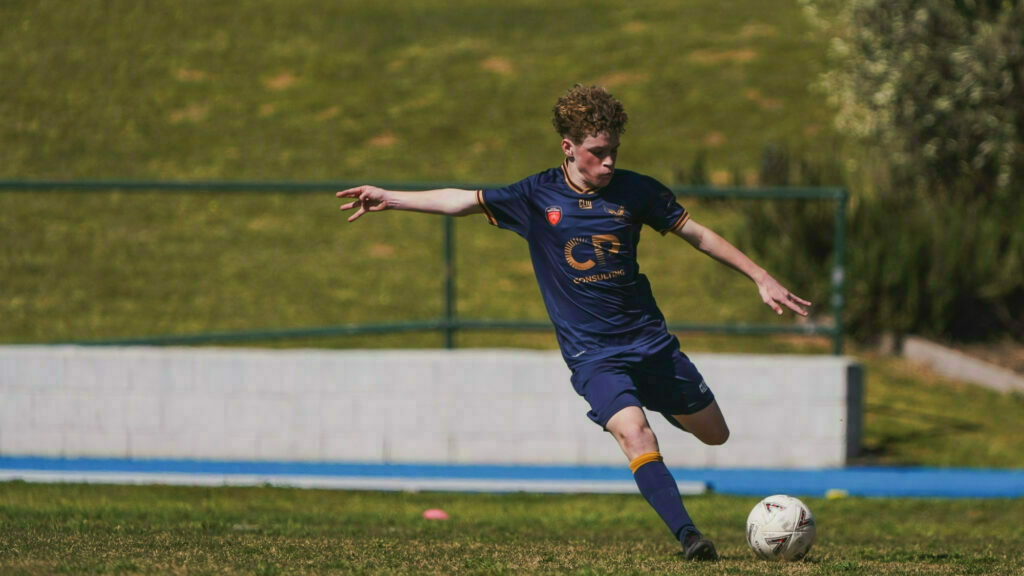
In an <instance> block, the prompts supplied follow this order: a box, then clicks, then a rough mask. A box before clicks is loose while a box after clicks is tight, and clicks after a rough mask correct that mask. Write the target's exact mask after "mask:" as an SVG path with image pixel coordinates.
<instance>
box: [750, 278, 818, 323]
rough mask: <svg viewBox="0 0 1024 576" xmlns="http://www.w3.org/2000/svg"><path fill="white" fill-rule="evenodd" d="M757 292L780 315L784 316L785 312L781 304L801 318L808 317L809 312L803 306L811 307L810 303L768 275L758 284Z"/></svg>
mask: <svg viewBox="0 0 1024 576" xmlns="http://www.w3.org/2000/svg"><path fill="white" fill-rule="evenodd" d="M757 291H758V292H760V293H761V300H763V301H764V303H765V304H767V305H768V306H769V307H770V308H771V309H772V310H775V313H776V314H779V315H782V312H783V310H782V306H780V304H781V305H784V306H785V307H786V308H789V309H790V310H792V311H793V312H796V313H797V314H799V315H801V316H807V310H805V309H804V308H803V307H802V306H801V305H803V306H811V303H810V302H808V301H807V300H804V299H803V298H801V297H799V296H797V295H796V294H793V293H792V292H790V291H789V290H787V289H786V287H785V286H783V285H782V284H779V282H778V281H777V280H776V279H775V278H772V277H771V276H769V275H768V274H765V275H764V278H763V279H762V280H761V281H760V282H758V283H757Z"/></svg>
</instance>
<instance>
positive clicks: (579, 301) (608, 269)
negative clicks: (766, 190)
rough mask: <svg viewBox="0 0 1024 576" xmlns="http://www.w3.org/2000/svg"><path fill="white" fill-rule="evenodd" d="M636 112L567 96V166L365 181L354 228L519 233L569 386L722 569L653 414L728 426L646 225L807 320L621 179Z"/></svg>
mask: <svg viewBox="0 0 1024 576" xmlns="http://www.w3.org/2000/svg"><path fill="white" fill-rule="evenodd" d="M626 120H627V116H626V113H625V111H624V109H623V107H622V103H621V102H619V101H618V100H616V99H615V98H614V97H612V96H611V95H610V94H609V93H608V92H606V91H605V90H604V89H603V88H600V87H596V86H591V87H583V86H579V85H577V86H575V87H573V88H572V89H571V90H569V92H568V93H566V94H565V95H564V96H563V97H561V98H559V100H558V102H557V104H556V105H555V108H554V119H553V123H554V126H555V130H556V131H557V132H558V134H559V136H561V139H562V142H561V146H562V152H563V154H564V156H565V158H564V160H563V161H562V164H561V165H560V166H558V167H557V168H551V169H549V170H545V171H543V172H540V173H538V174H534V175H533V176H530V177H528V178H526V179H524V180H521V181H519V182H516V183H515V184H511V185H509V186H507V187H505V188H497V189H488V190H460V189H455V188H445V189H439V190H429V191H424V192H398V191H392V190H383V189H381V188H377V187H374V186H358V187H356V188H350V189H348V190H344V191H342V192H338V193H337V196H338V198H353V199H354V200H353V201H352V202H349V203H347V204H344V205H342V206H341V209H342V210H350V209H353V208H354V209H356V211H355V213H354V214H352V215H351V216H349V218H348V221H349V222H354V221H355V220H357V219H359V218H360V217H362V216H363V215H365V214H366V213H368V212H381V211H383V210H409V211H413V212H426V213H429V214H447V215H451V216H465V215H468V214H478V213H483V214H484V216H485V217H486V218H487V221H488V222H490V223H491V224H492V225H494V226H497V227H499V228H505V229H507V230H511V231H513V232H515V233H516V234H519V235H520V236H522V237H523V238H524V239H525V240H526V242H527V244H528V245H529V249H530V258H531V260H532V261H533V270H534V273H535V274H536V276H537V282H538V284H539V285H540V291H541V295H542V296H543V298H544V304H545V306H546V307H547V311H548V315H549V316H550V317H551V322H552V323H553V324H554V326H555V334H556V337H557V339H558V345H559V348H560V349H561V351H562V357H563V358H564V359H565V362H566V364H567V365H568V366H569V369H570V370H571V371H572V378H571V381H572V385H573V387H574V388H575V389H576V392H577V393H578V394H580V395H581V396H583V397H584V398H585V399H586V400H587V402H588V403H589V404H590V412H589V413H588V414H587V416H589V417H590V419H591V420H593V421H594V423H596V424H597V425H599V426H601V427H602V428H603V429H604V430H607V431H608V432H610V433H611V435H612V436H613V437H614V438H615V440H616V441H617V442H618V443H619V446H620V447H621V448H622V451H623V452H624V453H625V455H626V458H627V459H628V460H629V467H630V469H631V470H632V471H633V477H634V479H635V480H636V484H637V487H639V489H640V493H641V494H643V496H644V498H645V499H646V500H647V502H648V503H650V505H651V507H653V508H654V510H655V511H656V512H657V513H658V515H660V516H661V519H662V520H663V521H664V522H665V524H666V525H667V526H668V528H669V530H671V531H672V534H673V535H674V536H675V537H676V538H677V539H678V540H679V542H680V544H682V547H683V551H684V552H685V555H686V558H687V559H694V560H715V559H717V558H718V554H717V552H716V551H715V546H714V544H712V542H711V540H709V539H708V538H706V537H705V536H704V535H702V534H701V532H700V531H699V530H697V527H696V526H695V525H694V523H693V520H692V519H691V518H690V516H689V514H687V512H686V508H685V507H684V506H683V503H682V499H681V497H680V495H679V490H678V488H677V487H676V481H675V478H673V477H672V474H671V472H669V470H668V468H667V467H666V466H665V464H664V463H663V462H662V458H661V454H660V453H659V451H658V439H657V438H656V437H655V435H654V432H653V431H652V430H651V428H650V426H649V424H648V422H647V417H646V415H645V413H644V410H643V409H644V408H647V410H650V411H654V412H659V413H661V414H662V415H663V416H664V417H665V418H666V419H667V420H668V421H669V422H670V423H671V424H672V425H674V426H676V427H677V428H680V429H682V430H685V431H687V432H689V433H691V434H693V435H694V436H696V437H697V439H698V440H700V441H701V442H704V443H705V444H710V445H719V444H723V443H724V442H725V441H726V440H727V439H728V438H729V428H728V426H727V425H726V423H725V417H724V416H723V415H722V411H721V409H720V408H719V406H718V403H717V402H716V401H715V396H714V394H713V393H712V392H711V389H710V388H709V387H708V385H707V383H706V382H705V381H704V379H703V378H702V377H701V375H700V372H698V371H697V368H696V367H695V366H694V365H693V363H691V362H690V360H689V358H687V357H686V355H685V354H683V353H682V352H680V351H679V341H678V340H677V339H676V338H675V336H673V335H671V334H669V332H668V329H667V328H666V325H665V318H664V316H663V315H662V314H661V311H660V310H659V309H658V306H657V304H656V303H655V302H654V296H653V295H652V293H651V286H650V284H649V283H648V281H647V278H646V277H645V276H644V275H643V274H641V273H640V271H639V267H638V265H637V258H636V255H637V244H638V242H639V241H640V230H641V228H642V227H643V225H645V224H646V225H647V226H649V227H651V228H653V229H655V230H657V231H658V232H660V233H661V234H663V235H666V234H669V233H672V234H674V235H676V236H679V237H680V238H682V239H684V240H686V241H687V242H689V243H690V244H691V245H692V246H694V247H695V248H697V249H698V250H700V251H701V252H703V253H705V254H707V255H708V256H710V257H712V258H714V259H715V260H718V261H719V262H722V263H723V264H726V265H728V266H730V267H732V268H734V269H736V270H738V271H739V272H741V273H743V274H745V275H746V276H747V277H748V278H750V279H751V280H752V281H753V282H754V284H755V285H756V286H757V290H758V292H759V294H760V296H761V300H762V301H764V303H765V304H767V305H768V306H769V307H771V308H772V309H773V310H775V312H776V313H777V314H782V313H783V307H785V308H789V309H790V310H792V311H793V312H795V313H797V314H799V315H801V316H806V315H807V310H806V309H805V308H804V306H810V305H811V303H810V302H808V301H806V300H804V299H802V298H800V297H798V296H796V295H794V294H793V293H791V292H790V291H789V290H787V289H786V288H785V287H783V286H782V285H781V284H779V283H778V282H777V281H776V280H775V279H774V278H772V277H771V276H770V275H769V274H768V273H767V272H765V271H764V270H763V269H762V268H760V267H758V266H757V265H756V264H755V263H754V262H753V261H751V260H750V258H748V257H747V256H746V255H745V254H743V252H741V251H740V250H738V249H737V248H736V247H734V246H733V245H732V244H730V243H729V242H727V241H726V240H724V239H723V238H722V237H721V236H719V235H718V234H715V233H714V232H713V231H711V230H710V229H708V228H706V227H704V226H702V225H700V224H698V223H697V222H696V221H694V220H693V219H692V218H690V214H689V213H688V212H687V211H686V209H684V208H683V207H682V206H681V205H679V203H678V202H677V201H676V198H675V195H674V194H672V192H671V191H670V190H669V189H668V188H666V187H665V186H664V185H662V184H661V183H660V182H658V181H657V180H655V179H653V178H651V177H649V176H644V175H642V174H637V173H635V172H630V171H628V170H617V169H616V168H615V159H616V155H617V154H618V150H619V137H620V135H621V134H622V133H623V132H624V130H625V125H626Z"/></svg>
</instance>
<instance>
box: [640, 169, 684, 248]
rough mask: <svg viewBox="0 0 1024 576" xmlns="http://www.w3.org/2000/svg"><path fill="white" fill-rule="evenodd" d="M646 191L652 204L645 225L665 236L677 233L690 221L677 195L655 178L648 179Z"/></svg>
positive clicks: (645, 218)
mask: <svg viewBox="0 0 1024 576" xmlns="http://www.w3.org/2000/svg"><path fill="white" fill-rule="evenodd" d="M645 184H646V186H645V188H646V190H647V193H648V195H649V197H650V200H649V201H650V204H649V208H648V210H647V213H646V215H645V216H644V224H647V225H648V226H650V227H651V228H654V229H655V230H657V231H658V232H661V233H662V234H663V235H664V234H668V233H669V232H676V231H677V230H679V229H680V228H682V227H683V224H686V221H687V220H689V219H690V213H689V212H687V211H686V208H683V207H682V205H680V204H679V201H678V200H677V199H676V195H675V194H673V193H672V191H671V190H669V189H668V187H667V186H665V185H664V184H662V183H661V182H658V181H657V180H655V179H653V178H646V183H645Z"/></svg>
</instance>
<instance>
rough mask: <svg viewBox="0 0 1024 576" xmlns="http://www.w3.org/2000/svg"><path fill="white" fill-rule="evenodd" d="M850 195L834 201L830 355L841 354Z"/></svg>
mask: <svg viewBox="0 0 1024 576" xmlns="http://www.w3.org/2000/svg"><path fill="white" fill-rule="evenodd" d="M849 198H850V195H849V194H848V193H847V191H846V190H845V189H844V190H843V191H842V194H841V195H840V196H839V198H837V199H836V226H835V241H834V244H835V248H834V249H835V254H834V256H833V259H832V260H833V262H832V318H833V324H834V328H833V330H835V332H834V333H833V334H832V354H835V355H836V356H839V355H840V354H842V353H843V304H844V302H843V294H844V292H845V290H844V287H845V285H846V265H845V263H844V256H845V254H846V203H847V201H848V200H849Z"/></svg>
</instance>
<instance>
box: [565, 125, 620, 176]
mask: <svg viewBox="0 0 1024 576" xmlns="http://www.w3.org/2000/svg"><path fill="white" fill-rule="evenodd" d="M562 148H563V150H565V153H566V155H567V156H569V157H570V158H571V159H572V160H571V162H572V164H573V166H575V169H576V170H575V171H576V172H577V173H579V175H580V176H581V177H582V178H583V181H584V182H585V183H586V185H587V186H589V187H591V188H603V187H605V186H607V185H608V183H609V182H611V181H612V174H614V173H615V158H616V157H617V156H618V154H619V137H618V135H609V134H608V133H606V132H602V133H600V134H598V135H597V136H587V137H586V138H585V139H584V140H583V142H581V143H579V144H576V143H574V142H573V141H572V140H569V139H568V138H566V139H564V140H562Z"/></svg>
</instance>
